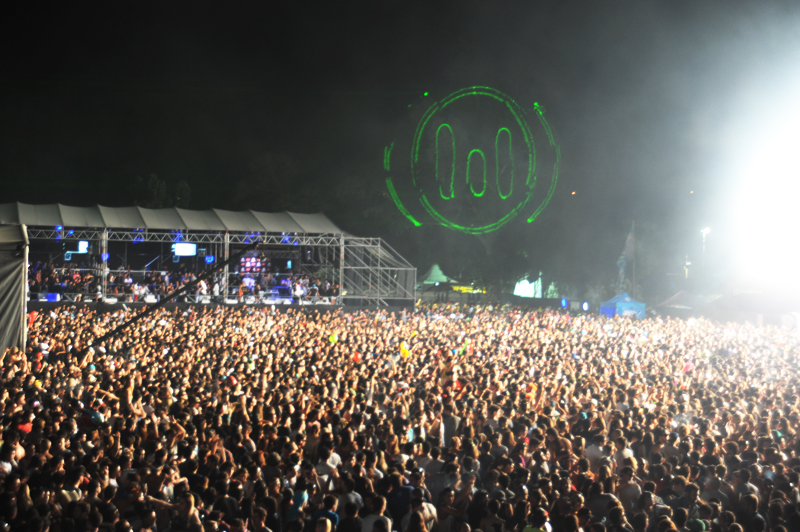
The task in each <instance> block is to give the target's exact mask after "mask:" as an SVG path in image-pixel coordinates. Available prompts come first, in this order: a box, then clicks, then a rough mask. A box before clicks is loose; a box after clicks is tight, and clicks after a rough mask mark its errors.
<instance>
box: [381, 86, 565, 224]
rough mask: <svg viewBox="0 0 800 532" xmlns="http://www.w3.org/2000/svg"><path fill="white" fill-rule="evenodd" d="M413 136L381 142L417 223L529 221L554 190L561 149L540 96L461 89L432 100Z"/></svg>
mask: <svg viewBox="0 0 800 532" xmlns="http://www.w3.org/2000/svg"><path fill="white" fill-rule="evenodd" d="M425 95H426V96H427V93H426V94H425ZM410 138H411V140H410V141H408V140H405V142H399V141H396V142H393V143H391V144H390V145H389V146H387V147H386V148H385V149H384V153H383V167H384V170H385V171H386V172H387V174H388V175H387V177H386V186H387V188H388V191H389V195H390V196H391V198H392V200H393V201H394V204H395V205H396V206H397V208H398V210H399V211H400V212H401V213H402V214H403V215H404V216H405V217H406V218H408V220H409V221H410V222H411V223H413V224H414V225H415V226H420V225H422V223H424V222H425V223H426V222H429V221H432V222H434V223H436V224H440V225H443V226H445V227H447V228H450V229H453V230H455V231H461V232H463V233H467V234H473V235H478V234H483V233H489V232H492V231H496V230H497V229H500V228H501V227H502V226H503V225H505V224H507V223H508V222H510V221H511V220H513V219H514V218H517V217H524V218H525V220H526V221H527V222H528V223H532V222H533V221H535V220H536V218H537V217H538V216H539V215H540V214H541V212H542V211H543V210H544V208H545V207H546V206H547V204H548V203H549V202H550V199H551V198H552V196H553V193H554V192H555V188H556V183H557V182H558V166H559V162H560V158H561V153H560V149H559V146H558V144H557V143H556V142H555V139H554V138H553V134H552V131H551V129H550V125H549V124H548V123H547V120H546V119H545V110H544V108H543V107H542V106H540V105H539V103H538V102H534V103H533V104H532V105H531V106H530V107H529V108H528V109H527V110H526V109H524V108H523V107H522V106H520V105H519V104H518V103H517V102H515V101H514V100H512V99H511V98H510V97H509V96H507V95H505V94H503V93H502V92H500V91H498V90H496V89H493V88H490V87H469V88H465V89H461V90H459V91H456V92H454V93H452V94H450V95H449V96H447V97H445V98H444V99H442V100H440V101H437V102H435V103H434V104H433V105H431V106H430V107H429V108H428V110H427V111H425V113H424V114H423V115H422V117H421V118H420V119H419V122H418V123H417V126H416V129H415V130H414V133H413V135H410ZM537 185H539V189H538V190H537V188H536V187H537Z"/></svg>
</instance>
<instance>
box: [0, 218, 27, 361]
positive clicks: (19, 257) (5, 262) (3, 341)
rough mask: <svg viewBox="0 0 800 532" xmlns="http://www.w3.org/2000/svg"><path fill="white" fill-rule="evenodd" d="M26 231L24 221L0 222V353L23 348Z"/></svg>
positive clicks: (25, 293) (25, 292) (25, 290)
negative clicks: (18, 223)
mask: <svg viewBox="0 0 800 532" xmlns="http://www.w3.org/2000/svg"><path fill="white" fill-rule="evenodd" d="M27 277H28V235H27V231H26V229H25V226H24V225H5V226H0V353H2V352H5V350H6V349H7V348H9V347H18V348H20V349H22V350H24V349H25V332H26V331H25V325H26V321H25V300H26V296H27V284H28V279H27Z"/></svg>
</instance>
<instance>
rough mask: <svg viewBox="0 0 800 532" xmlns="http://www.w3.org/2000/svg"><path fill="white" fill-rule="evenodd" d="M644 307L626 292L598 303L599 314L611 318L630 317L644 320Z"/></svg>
mask: <svg viewBox="0 0 800 532" xmlns="http://www.w3.org/2000/svg"><path fill="white" fill-rule="evenodd" d="M645 307H646V305H645V304H644V303H642V302H641V301H636V300H635V299H633V298H632V297H631V296H629V295H628V293H627V292H622V293H621V294H618V295H616V296H614V297H612V298H611V299H609V300H608V301H603V302H602V303H600V314H605V315H606V316H608V317H611V316H631V317H634V318H638V319H644V316H645V313H644V311H645Z"/></svg>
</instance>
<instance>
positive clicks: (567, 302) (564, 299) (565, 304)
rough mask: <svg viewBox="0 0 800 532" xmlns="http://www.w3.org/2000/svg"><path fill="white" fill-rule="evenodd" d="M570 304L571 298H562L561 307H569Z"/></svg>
mask: <svg viewBox="0 0 800 532" xmlns="http://www.w3.org/2000/svg"><path fill="white" fill-rule="evenodd" d="M568 305H569V300H568V299H567V298H566V297H564V298H561V308H567V306H568Z"/></svg>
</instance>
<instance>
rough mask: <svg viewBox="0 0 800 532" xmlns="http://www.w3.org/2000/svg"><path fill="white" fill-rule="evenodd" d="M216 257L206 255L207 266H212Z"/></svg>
mask: <svg viewBox="0 0 800 532" xmlns="http://www.w3.org/2000/svg"><path fill="white" fill-rule="evenodd" d="M214 259H215V257H214V255H206V264H211V263H213V262H214Z"/></svg>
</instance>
